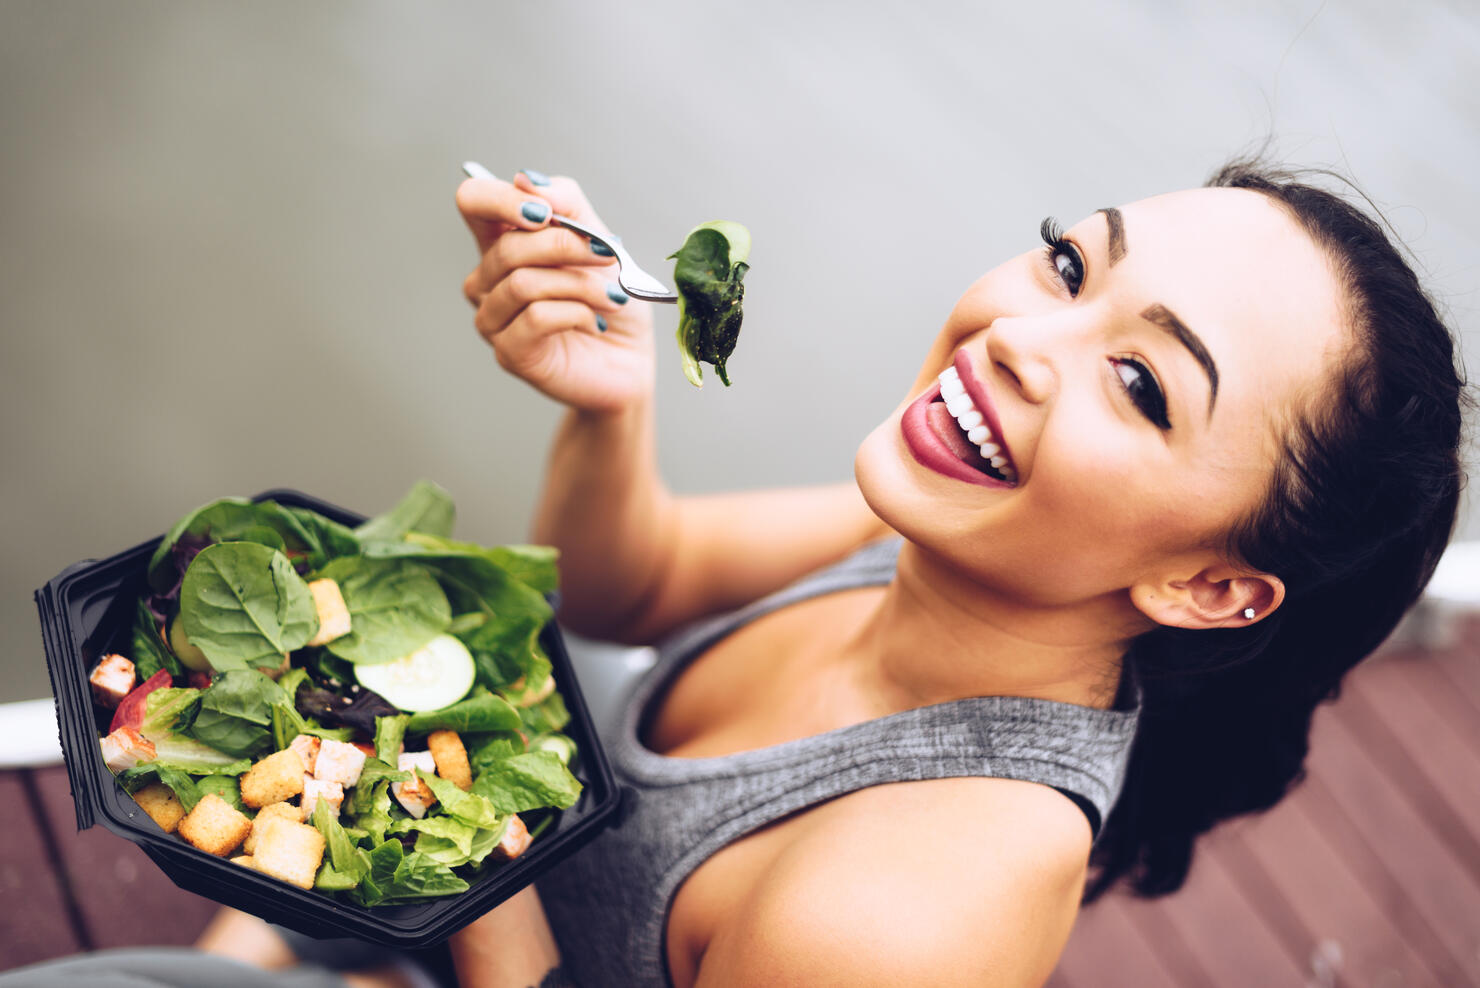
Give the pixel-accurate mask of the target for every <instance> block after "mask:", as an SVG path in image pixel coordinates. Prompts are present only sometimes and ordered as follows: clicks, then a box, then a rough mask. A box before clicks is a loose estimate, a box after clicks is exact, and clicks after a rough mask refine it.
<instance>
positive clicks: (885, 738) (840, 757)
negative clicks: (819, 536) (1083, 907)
mask: <svg viewBox="0 0 1480 988" xmlns="http://www.w3.org/2000/svg"><path fill="white" fill-rule="evenodd" d="M900 545H901V543H900V540H898V539H891V540H888V541H884V542H876V543H872V544H870V545H867V546H864V547H863V548H862V549H860V550H859V551H858V552H856V553H854V554H853V555H852V556H850V557H848V558H847V559H845V560H844V561H843V562H841V563H838V564H837V565H835V566H832V567H830V568H828V569H824V570H821V571H819V572H817V573H814V574H812V575H810V576H807V577H805V578H803V579H802V580H800V581H798V582H797V583H794V584H792V585H791V586H789V587H787V588H785V589H783V590H781V591H779V592H777V593H775V594H772V595H771V596H769V597H765V598H762V599H761V600H758V601H756V602H755V603H753V604H751V605H749V606H747V607H744V608H742V609H740V610H738V611H735V612H733V613H731V614H726V615H723V616H721V617H718V618H714V619H711V620H707V621H703V622H700V623H698V624H696V625H693V626H691V627H689V628H686V629H684V630H683V631H680V632H679V633H677V634H676V635H674V636H673V637H672V638H670V639H669V640H668V641H666V642H664V643H663V644H662V645H661V646H660V647H659V649H658V660H657V663H656V664H655V665H654V666H653V668H652V669H651V670H650V671H649V672H648V673H647V674H646V675H644V676H643V677H642V678H641V679H640V680H639V681H638V683H637V684H636V686H635V687H634V692H633V695H632V697H631V699H630V701H629V702H628V703H627V705H626V708H625V711H624V714H623V716H622V717H621V718H620V720H619V722H618V723H617V724H616V725H614V728H613V730H612V731H610V732H609V733H608V736H606V737H604V738H603V741H604V742H605V744H606V746H607V753H608V755H609V756H610V759H611V764H612V770H613V772H614V773H615V775H616V778H617V783H618V785H619V786H620V787H621V788H622V789H623V800H622V805H621V808H620V810H619V812H618V818H617V820H618V822H617V824H616V826H615V827H614V829H612V830H608V831H607V832H606V833H604V834H602V835H601V836H600V837H598V838H596V839H595V840H594V841H592V843H591V844H590V845H588V846H587V847H585V848H584V849H582V850H581V851H580V852H578V853H577V854H575V855H573V856H572V857H571V858H570V859H569V860H567V861H565V862H562V863H561V864H560V865H559V866H558V867H557V868H555V869H554V870H553V871H552V872H551V873H550V874H549V875H547V876H546V877H544V878H542V879H540V881H539V891H540V897H541V899H542V900H543V902H544V905H545V910H546V912H547V914H548V915H549V917H550V924H551V926H552V928H553V929H554V932H555V937H556V940H557V941H558V942H559V944H560V952H561V956H562V958H563V960H564V965H565V970H566V972H567V973H568V974H569V975H570V976H571V977H573V978H574V979H575V983H576V984H579V985H582V986H584V988H597V986H603V988H604V986H622V988H627V986H631V988H639V986H649V985H652V986H664V985H667V984H669V980H668V975H667V960H666V949H665V936H664V933H665V930H666V927H667V918H668V909H669V906H670V904H671V903H672V901H673V896H674V894H675V893H676V892H677V891H678V888H679V886H680V885H682V884H683V881H684V879H685V878H687V877H688V876H689V874H690V873H692V872H693V870H694V869H695V868H697V867H698V866H699V865H700V864H702V863H703V862H704V861H705V860H706V859H708V858H709V856H710V855H712V854H714V853H715V852H716V851H718V850H720V849H721V848H723V847H725V846H726V845H727V844H730V843H732V842H733V841H735V840H737V839H738V838H740V837H743V836H744V835H746V834H748V833H750V832H751V831H754V830H756V829H758V828H760V827H763V826H765V825H766V824H768V823H771V822H772V821H775V820H778V819H780V818H781V817H784V816H786V815H787V814H790V813H794V812H796V811H797V810H800V809H803V808H805V807H808V806H813V805H815V804H818V803H821V802H824V801H826V800H829V799H833V798H836V797H838V796H842V795H846V794H847V793H850V792H854V791H856V790H859V789H863V788H865V787H867V786H876V785H880V784H882V783H887V782H907V781H919V780H923V779H940V778H951V777H960V776H984V777H990V778H1001V779H1020V780H1025V781H1029V782H1038V783H1042V784H1044V785H1047V786H1052V787H1053V788H1055V789H1057V790H1059V791H1060V792H1062V793H1064V794H1065V795H1066V796H1068V797H1069V798H1070V799H1072V800H1073V801H1074V802H1075V803H1076V804H1077V805H1078V806H1079V807H1080V809H1082V810H1083V811H1084V813H1085V815H1086V816H1087V817H1089V821H1090V826H1091V828H1092V829H1093V830H1094V831H1095V833H1098V832H1099V825H1100V821H1101V820H1102V819H1104V817H1105V816H1106V814H1108V813H1109V811H1110V807H1111V805H1112V804H1113V803H1114V802H1115V797H1116V795H1117V794H1118V793H1119V791H1120V785H1121V780H1122V778H1123V776H1124V772H1125V764H1126V760H1127V757H1128V756H1129V752H1130V745H1131V739H1132V737H1133V736H1134V734H1135V730H1136V710H1135V709H1126V710H1096V709H1092V708H1090V707H1080V706H1075V705H1072V704H1067V703H1057V702H1053V701H1048V700H1035V699H1029V698H1027V697H1011V696H986V697H972V698H969V699H964V700H955V701H952V702H950V703H942V704H937V705H934V706H929V707H920V708H917V709H914V710H906V711H903V712H901V713H896V714H891V715H889V716H886V717H881V718H879V719H878V720H872V721H866V722H864V723H861V724H854V725H851V726H849V727H844V728H840V729H838V730H834V731H828V732H827V733H825V734H819V735H816V736H814V737H809V738H802V739H799V740H796V741H789V742H786V743H784V744H779V745H775V746H773V747H769V748H762V749H759V750H755V751H743V752H739V753H736V754H732V755H724V756H721V757H718V758H668V757H665V756H662V755H659V754H656V753H655V752H653V751H651V750H649V749H648V748H646V747H645V746H644V745H643V744H642V741H641V740H640V738H641V734H642V730H643V726H644V720H645V718H646V717H647V716H648V715H649V714H650V712H651V711H650V709H649V708H650V707H651V706H652V705H653V702H654V701H655V700H656V699H657V698H659V697H661V696H662V695H663V693H664V692H665V690H666V688H667V687H668V686H669V685H670V684H671V683H672V682H673V681H674V679H675V678H677V676H678V674H679V673H680V672H681V671H682V670H683V669H684V667H685V666H686V665H687V664H688V662H689V661H690V660H692V659H693V658H695V657H696V656H698V655H700V654H702V653H703V652H704V651H705V650H706V649H708V648H709V647H710V646H712V645H713V644H714V643H715V642H717V641H719V640H720V639H721V638H723V637H725V636H726V635H728V634H729V633H730V632H732V631H734V630H736V629H737V628H740V627H742V626H744V625H745V624H747V623H748V622H750V621H753V620H755V619H756V618H758V617H760V616H761V615H764V614H767V613H770V612H771V611H775V610H778V609H779V608H782V607H785V606H786V605H788V604H793V603H796V602H798V601H801V600H806V599H808V598H811V597H818V596H821V595H823V594H827V593H832V592H835V591H839V590H847V589H852V588H855V587H865V586H880V585H883V584H887V583H888V582H889V581H890V580H891V579H892V578H893V576H894V566H895V561H896V559H897V557H898V555H899V549H900Z"/></svg>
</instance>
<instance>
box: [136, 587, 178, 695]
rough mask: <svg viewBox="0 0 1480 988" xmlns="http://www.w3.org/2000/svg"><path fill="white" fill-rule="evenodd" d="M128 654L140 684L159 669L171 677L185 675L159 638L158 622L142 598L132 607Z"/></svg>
mask: <svg viewBox="0 0 1480 988" xmlns="http://www.w3.org/2000/svg"><path fill="white" fill-rule="evenodd" d="M129 654H130V655H131V656H133V659H134V669H135V670H136V671H137V672H138V674H139V682H141V683H142V682H143V681H144V680H146V679H148V678H149V677H150V676H152V675H154V674H155V673H156V672H158V671H159V670H161V669H168V670H169V673H170V675H171V676H183V675H185V667H184V666H182V665H180V660H179V659H177V658H175V654H174V653H173V652H171V651H170V650H169V649H168V648H166V647H165V644H164V641H163V640H162V639H161V638H160V637H159V622H158V621H156V620H155V619H154V614H153V613H151V612H150V610H149V605H148V604H147V603H146V602H145V601H144V598H142V597H140V598H139V600H138V603H137V604H136V605H135V607H134V623H133V625H132V627H131V628H130V630H129Z"/></svg>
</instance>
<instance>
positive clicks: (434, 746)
mask: <svg viewBox="0 0 1480 988" xmlns="http://www.w3.org/2000/svg"><path fill="white" fill-rule="evenodd" d="M427 749H428V750H429V751H431V753H432V760H433V761H434V762H436V764H437V774H438V775H440V776H441V777H442V778H444V779H446V780H447V781H448V782H450V783H452V784H453V785H455V786H457V787H458V788H459V789H461V790H463V791H464V792H466V791H467V790H469V789H471V788H473V770H472V769H471V768H469V767H468V749H467V748H464V747H463V743H462V738H460V737H458V736H457V732H456V731H433V732H432V733H431V734H428V735H427Z"/></svg>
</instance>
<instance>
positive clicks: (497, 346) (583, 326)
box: [484, 299, 600, 377]
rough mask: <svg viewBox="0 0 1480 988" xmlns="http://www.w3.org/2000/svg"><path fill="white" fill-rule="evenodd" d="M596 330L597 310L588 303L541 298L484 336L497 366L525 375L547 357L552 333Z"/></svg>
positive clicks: (597, 330)
mask: <svg viewBox="0 0 1480 988" xmlns="http://www.w3.org/2000/svg"><path fill="white" fill-rule="evenodd" d="M599 332H600V329H599V323H598V322H597V317H596V313H594V312H592V311H591V308H590V307H589V306H587V305H585V304H583V303H581V302H570V301H566V300H565V299H541V300H540V301H538V302H535V303H533V304H531V305H528V306H526V307H525V308H524V310H523V311H522V312H520V313H519V315H518V316H517V317H515V319H514V321H513V322H511V323H509V324H508V326H506V327H504V328H503V329H502V330H500V331H498V332H496V333H494V334H493V335H492V336H487V335H485V337H484V338H485V339H487V340H488V342H489V343H491V344H492V345H493V352H494V355H495V356H497V357H498V362H499V366H501V367H503V368H504V369H505V370H507V371H509V372H510V373H513V374H518V375H520V376H521V377H524V376H528V375H529V374H531V373H533V372H536V371H537V370H538V369H539V368H540V366H541V365H542V363H543V362H544V361H546V360H548V359H549V354H550V352H551V346H550V341H551V338H552V337H555V336H558V335H559V334H561V333H590V334H596V333H599Z"/></svg>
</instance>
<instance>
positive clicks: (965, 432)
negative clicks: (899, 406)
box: [925, 366, 1018, 484]
mask: <svg viewBox="0 0 1480 988" xmlns="http://www.w3.org/2000/svg"><path fill="white" fill-rule="evenodd" d="M939 380H940V390H939V392H938V393H937V394H936V396H935V397H934V399H933V400H931V401H930V403H929V404H928V405H926V406H925V421H926V422H927V424H929V426H930V431H931V432H933V433H935V435H936V436H937V437H938V438H939V439H940V441H941V442H943V443H945V445H946V446H947V447H949V448H950V450H951V452H952V453H953V454H955V456H956V458H957V459H958V460H960V461H961V462H962V463H964V464H966V465H967V466H969V467H971V468H972V469H973V470H977V471H980V472H981V473H983V474H985V475H986V476H988V477H991V478H992V479H993V480H1000V481H1002V482H1003V483H1005V484H1014V483H1016V482H1017V478H1018V474H1017V469H1016V467H1014V466H1013V464H1012V460H1011V459H1010V458H1009V457H1008V455H1007V450H1006V449H1005V448H1004V444H1003V442H1002V441H1001V440H1000V439H999V438H998V437H997V436H995V435H993V434H992V427H991V426H990V425H989V424H988V422H987V418H986V416H985V415H983V414H982V413H981V411H980V410H979V409H978V408H977V407H976V403H975V402H973V401H972V400H971V395H969V394H968V393H967V391H966V387H965V385H963V384H962V383H961V377H960V374H959V372H958V371H957V370H956V368H955V367H954V366H951V367H947V368H946V369H945V370H944V371H942V372H941V374H940V379H939Z"/></svg>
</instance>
